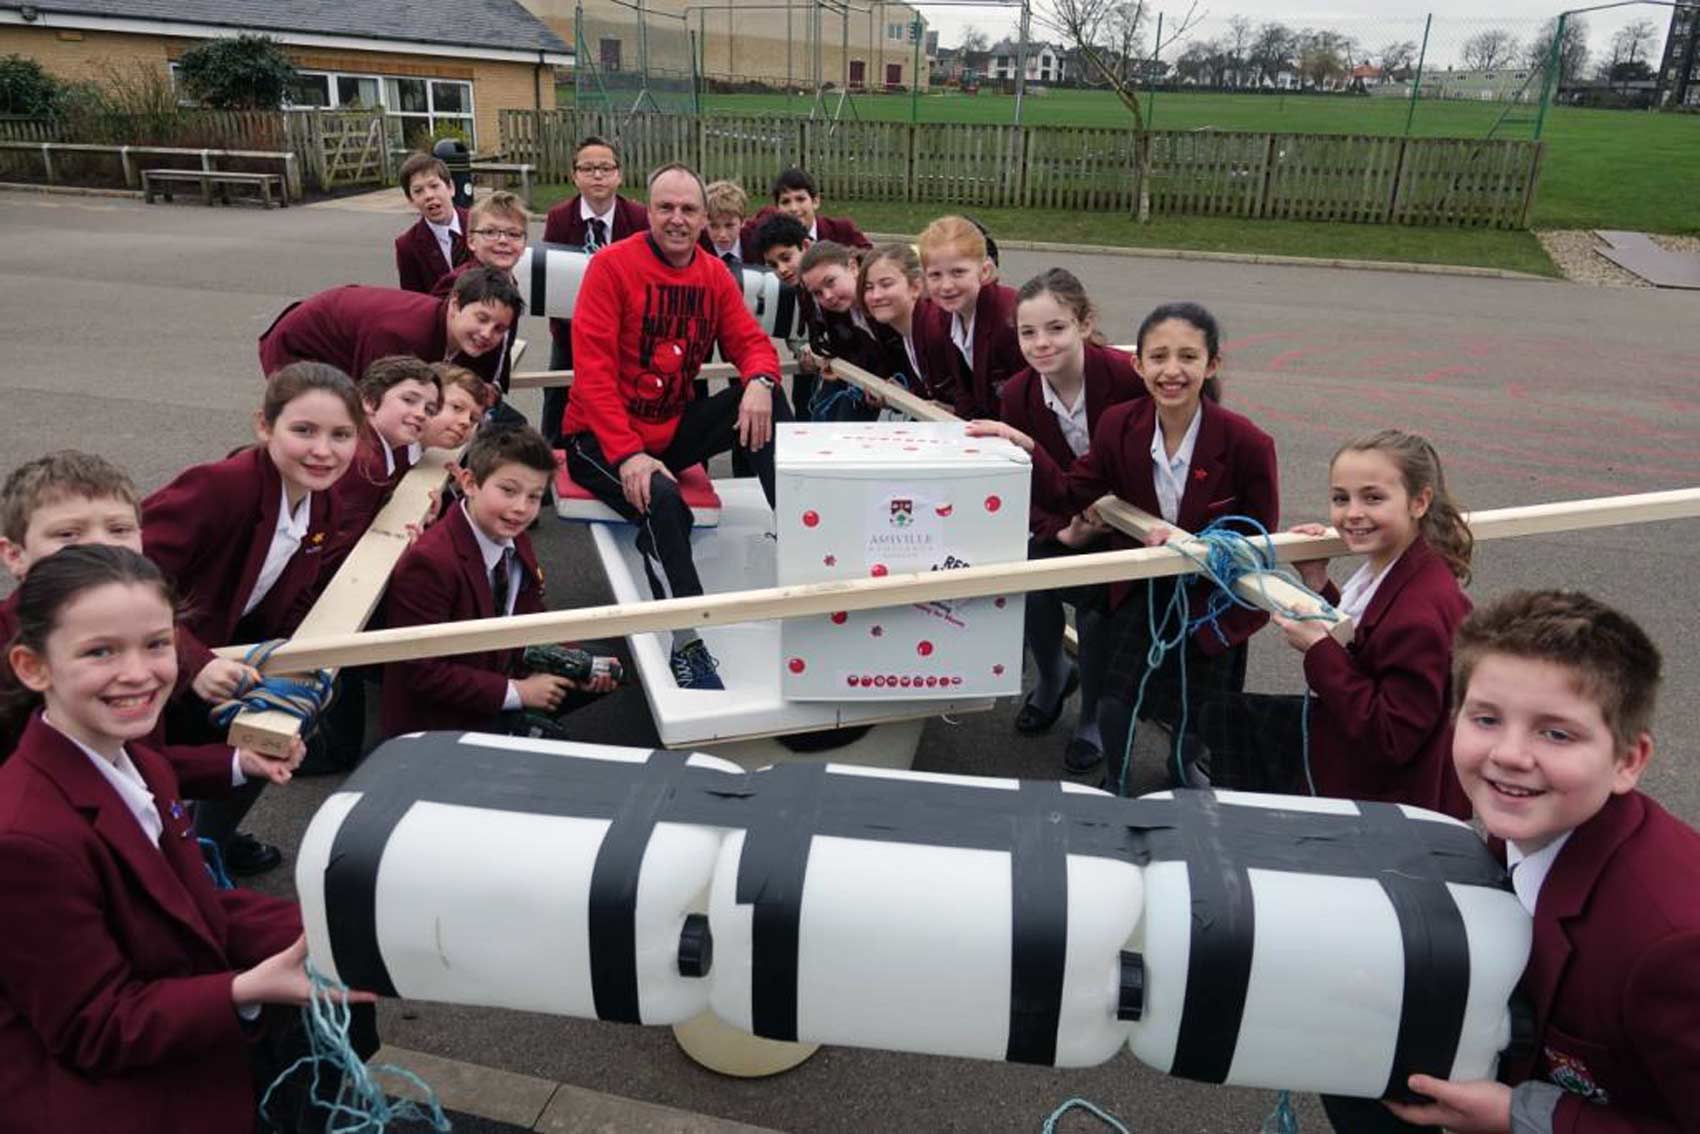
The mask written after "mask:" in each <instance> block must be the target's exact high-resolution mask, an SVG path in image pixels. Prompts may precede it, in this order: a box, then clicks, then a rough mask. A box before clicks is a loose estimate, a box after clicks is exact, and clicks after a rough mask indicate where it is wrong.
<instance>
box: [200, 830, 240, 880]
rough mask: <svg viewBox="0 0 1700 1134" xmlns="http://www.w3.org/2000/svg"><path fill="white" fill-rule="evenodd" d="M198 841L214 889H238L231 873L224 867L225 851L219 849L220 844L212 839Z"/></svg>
mask: <svg viewBox="0 0 1700 1134" xmlns="http://www.w3.org/2000/svg"><path fill="white" fill-rule="evenodd" d="M196 842H198V843H199V844H200V846H201V858H202V859H203V860H204V861H205V862H206V864H207V874H208V876H210V877H211V878H212V884H213V889H215V890H234V889H236V883H235V882H232V881H231V880H230V873H229V872H228V871H227V870H225V869H224V852H223V851H221V850H219V849H218V844H217V843H215V842H213V841H212V840H211V839H197V840H196Z"/></svg>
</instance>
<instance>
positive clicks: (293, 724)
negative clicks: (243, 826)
mask: <svg viewBox="0 0 1700 1134" xmlns="http://www.w3.org/2000/svg"><path fill="white" fill-rule="evenodd" d="M459 455H460V451H459V450H451V449H427V450H426V451H425V454H424V455H423V456H422V457H420V459H419V463H418V464H417V465H415V466H413V467H412V468H411V469H409V470H407V473H406V475H405V476H403V477H402V478H401V483H400V484H398V485H396V489H395V492H394V493H393V494H392V495H391V496H390V499H389V502H388V503H387V504H385V505H384V506H383V508H382V509H380V510H379V512H378V514H377V515H376V516H374V517H373V518H372V523H371V525H370V526H369V527H368V528H367V529H366V534H365V535H363V536H361V537H360V541H359V542H358V543H356V544H355V545H354V547H353V549H352V550H350V551H349V553H348V558H347V559H345V560H343V563H342V566H341V567H340V568H338V569H337V573H336V575H335V576H333V577H332V578H331V581H330V582H329V583H328V584H326V586H325V589H324V591H323V593H321V594H320V595H319V598H318V601H316V602H315V603H314V604H313V608H312V609H311V610H309V611H308V612H307V615H306V617H305V618H303V619H302V620H301V625H300V626H298V627H296V630H295V634H296V636H297V637H303V638H315V637H326V636H330V635H336V634H347V633H351V632H356V631H359V630H360V629H362V628H363V627H364V626H365V625H366V622H367V620H368V619H370V618H371V617H372V612H373V611H374V610H376V609H377V608H378V601H379V600H380V599H381V598H383V595H384V587H385V585H386V584H388V583H389V581H390V572H391V571H392V570H394V569H395V565H396V560H398V559H400V558H401V553H402V552H403V551H406V550H407V545H408V532H407V526H408V525H409V524H418V523H420V522H422V521H423V520H424V519H425V516H426V515H427V513H428V511H429V509H430V507H431V496H432V494H433V493H434V492H437V491H439V490H440V489H441V488H442V487H443V484H444V482H445V481H446V480H447V479H448V466H449V464H450V462H452V461H454V460H455V459H456V458H457V457H458V456H459ZM237 656H238V657H241V656H242V655H241V654H238V655H237ZM319 668H321V667H319V666H316V665H315V666H296V667H295V670H296V671H297V672H311V671H313V670H316V669H319ZM267 672H268V674H281V673H286V672H289V671H288V670H286V669H283V668H280V667H277V666H271V667H268V670H267ZM300 732H301V722H300V721H299V720H297V719H296V718H295V717H292V716H290V715H289V714H288V713H283V712H278V711H276V710H266V711H264V712H243V713H238V714H237V716H236V719H235V720H234V721H232V722H231V723H230V732H229V735H228V739H229V742H230V744H231V746H232V747H235V748H251V749H253V750H254V751H256V752H263V753H265V754H267V755H269V756H283V755H286V754H287V753H288V751H289V746H290V744H291V742H292V741H294V739H295V738H296V736H298V735H300Z"/></svg>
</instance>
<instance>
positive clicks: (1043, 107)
mask: <svg viewBox="0 0 1700 1134" xmlns="http://www.w3.org/2000/svg"><path fill="white" fill-rule="evenodd" d="M851 101H852V102H853V103H854V108H855V113H856V114H858V115H859V116H861V117H862V118H864V119H870V120H879V121H908V119H909V113H910V107H909V98H908V97H907V96H905V95H862V96H858V97H856V98H854V99H853V100H851ZM1013 103H1014V100H1013V99H1012V98H1010V97H1008V96H1005V95H996V94H987V93H982V94H979V95H975V96H968V95H962V94H937V95H926V96H923V97H922V99H921V100H920V118H921V120H922V121H923V122H946V121H950V122H1008V121H1010V118H1011V115H1012V111H1013ZM809 104H810V100H809V99H808V98H807V97H803V96H790V97H787V96H785V95H778V94H775V95H709V96H706V100H705V107H704V109H705V110H707V111H708V112H709V113H711V114H778V113H787V112H789V113H797V114H805V115H806V114H807V113H808V109H809ZM1501 109H1503V108H1502V107H1500V106H1499V105H1498V104H1492V103H1476V102H1464V101H1444V102H1442V101H1434V100H1431V101H1427V102H1421V103H1418V104H1417V110H1416V114H1415V115H1414V118H1413V122H1412V132H1413V133H1414V134H1419V135H1423V136H1426V137H1481V136H1482V135H1484V134H1485V133H1487V131H1488V129H1489V128H1490V127H1491V126H1492V125H1493V122H1494V120H1495V118H1496V117H1497V116H1498V114H1499V112H1500V110H1501ZM1407 110H1408V107H1407V104H1406V103H1405V101H1404V100H1402V99H1397V98H1366V97H1361V96H1360V97H1346V96H1315V95H1287V96H1280V95H1229V94H1170V93H1158V94H1157V96H1156V105H1155V113H1154V115H1153V124H1154V125H1155V127H1156V128H1157V129H1161V130H1201V129H1217V130H1260V131H1262V130H1269V131H1286V132H1291V133H1331V134H1351V133H1362V134H1401V133H1403V132H1404V130H1405V117H1406V113H1407ZM845 113H846V114H848V113H849V111H848V110H846V112H845ZM1512 113H1513V115H1514V116H1518V117H1524V118H1527V117H1528V116H1530V115H1531V114H1532V113H1533V108H1532V107H1530V108H1525V107H1516V108H1514V109H1513V111H1512ZM1022 117H1023V120H1024V121H1025V122H1027V123H1028V124H1030V125H1034V126H1118V125H1126V124H1127V123H1128V122H1129V121H1130V119H1129V116H1128V113H1127V111H1126V110H1125V109H1124V108H1123V107H1122V105H1121V104H1120V102H1118V101H1117V100H1116V98H1115V96H1114V95H1111V94H1107V93H1104V92H1098V91H1068V90H1056V91H1047V92H1045V93H1044V94H1043V95H1036V96H1032V97H1030V98H1029V99H1028V100H1027V101H1026V103H1025V105H1024V107H1023V112H1022ZM1531 129H1532V127H1531V126H1530V125H1529V124H1528V123H1526V122H1525V123H1521V124H1509V125H1507V126H1506V127H1504V128H1503V130H1502V132H1503V133H1504V134H1505V136H1507V137H1513V138H1527V137H1529V136H1530V132H1531ZM1543 139H1544V140H1545V141H1546V143H1547V152H1546V158H1545V162H1544V165H1543V166H1542V170H1541V181H1540V189H1539V193H1538V194H1537V197H1536V202H1535V216H1534V224H1535V227H1537V228H1600V227H1610V228H1628V229H1640V230H1646V231H1650V232H1671V233H1697V232H1700V115H1692V114H1687V115H1684V114H1653V113H1650V112H1644V111H1617V110H1583V109H1578V108H1575V107H1567V106H1555V107H1553V108H1552V109H1551V110H1549V111H1548V112H1547V118H1546V123H1545V129H1544V131H1543Z"/></svg>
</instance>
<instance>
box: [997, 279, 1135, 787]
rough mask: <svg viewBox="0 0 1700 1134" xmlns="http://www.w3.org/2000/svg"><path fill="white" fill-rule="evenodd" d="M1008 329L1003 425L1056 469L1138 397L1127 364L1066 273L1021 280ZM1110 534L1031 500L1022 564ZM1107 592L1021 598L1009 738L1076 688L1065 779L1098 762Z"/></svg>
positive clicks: (1057, 711)
mask: <svg viewBox="0 0 1700 1134" xmlns="http://www.w3.org/2000/svg"><path fill="white" fill-rule="evenodd" d="M1015 311H1016V314H1015V329H1016V335H1017V337H1018V338H1019V339H1020V342H1021V353H1022V354H1023V355H1024V356H1025V357H1026V359H1027V368H1026V369H1025V370H1022V371H1020V372H1019V373H1017V374H1016V375H1015V377H1013V378H1011V379H1010V380H1009V381H1008V382H1006V383H1004V388H1003V398H1002V402H1003V405H1002V413H1001V414H1000V415H999V416H1000V417H1001V418H1002V420H1003V421H1004V422H1006V423H1007V424H1009V425H1011V426H1013V427H1014V428H1016V429H1018V430H1020V431H1022V432H1023V433H1025V434H1027V435H1028V436H1029V437H1031V438H1033V441H1034V443H1035V444H1036V445H1038V446H1039V447H1040V448H1043V449H1044V450H1045V452H1046V454H1047V455H1048V456H1049V457H1050V459H1051V460H1052V461H1053V462H1054V463H1055V464H1056V465H1057V467H1058V468H1066V467H1068V466H1069V465H1071V464H1073V463H1074V462H1075V460H1076V459H1077V458H1079V457H1080V456H1081V455H1082V454H1084V453H1085V452H1086V450H1087V448H1088V447H1089V445H1090V442H1091V438H1092V429H1093V426H1094V425H1096V424H1097V422H1098V421H1099V420H1101V419H1102V418H1103V415H1104V413H1105V411H1106V410H1108V409H1109V408H1110V407H1111V406H1114V405H1119V404H1120V403H1122V402H1128V401H1132V400H1134V399H1135V398H1140V397H1144V396H1145V387H1144V385H1143V384H1142V383H1141V382H1140V381H1139V375H1138V373H1137V372H1135V370H1134V368H1133V360H1132V359H1131V358H1129V357H1128V356H1127V355H1125V354H1123V353H1122V352H1121V351H1118V350H1114V349H1112V348H1110V347H1107V346H1105V345H1104V344H1103V342H1102V340H1101V339H1100V338H1099V336H1098V335H1097V333H1096V332H1095V331H1094V330H1093V324H1094V322H1095V321H1096V319H1097V312H1096V310H1095V309H1094V308H1093V306H1092V301H1091V299H1090V298H1088V297H1087V295H1086V289H1085V288H1084V287H1082V286H1081V283H1080V281H1079V280H1078V279H1076V278H1075V276H1074V274H1073V273H1072V272H1069V271H1067V270H1066V269H1063V268H1051V269H1050V270H1049V271H1046V272H1042V273H1040V274H1039V275H1037V276H1035V277H1033V278H1032V279H1030V280H1028V281H1027V283H1026V284H1025V285H1023V286H1022V288H1021V291H1020V293H1019V300H1018V303H1017V306H1016V309H1015ZM1107 534H1108V530H1107V529H1106V528H1105V527H1104V526H1103V525H1102V524H1097V523H1094V522H1093V521H1091V520H1089V519H1087V518H1086V517H1085V516H1084V515H1082V514H1081V513H1078V512H1073V513H1070V512H1067V511H1054V510H1050V509H1047V508H1046V507H1045V506H1044V505H1043V504H1041V503H1040V502H1039V501H1038V500H1037V499H1035V500H1034V501H1033V503H1032V505H1031V508H1030V513H1029V519H1028V543H1027V558H1029V559H1049V558H1052V557H1054V556H1058V555H1072V554H1074V553H1076V552H1081V551H1092V550H1097V549H1098V547H1099V545H1101V544H1103V542H1104V538H1105V536H1106V535H1107ZM1108 598H1109V592H1108V590H1107V588H1105V587H1101V586H1093V587H1073V588H1070V589H1068V590H1062V591H1031V592H1029V593H1028V595H1027V608H1026V639H1027V649H1028V651H1029V652H1030V653H1031V654H1032V655H1033V666H1034V669H1035V670H1036V672H1037V674H1038V683H1037V685H1036V686H1035V688H1034V689H1033V691H1032V692H1031V693H1029V694H1028V695H1027V698H1026V699H1025V700H1024V701H1023V702H1022V705H1021V709H1020V711H1019V712H1017V713H1016V716H1015V731H1017V732H1020V733H1026V734H1035V733H1041V732H1045V731H1048V730H1049V729H1050V727H1051V726H1052V725H1054V724H1055V723H1056V721H1057V718H1058V717H1059V716H1061V715H1062V711H1063V706H1064V704H1065V703H1066V702H1067V701H1068V698H1069V695H1070V694H1071V693H1072V692H1073V691H1074V689H1075V688H1077V687H1078V688H1079V690H1080V714H1079V717H1078V718H1077V720H1076V723H1075V728H1074V734H1073V735H1072V736H1071V737H1070V738H1069V741H1068V744H1067V745H1066V747H1065V749H1064V753H1063V765H1064V767H1066V768H1067V769H1068V770H1069V771H1071V772H1087V771H1090V770H1091V769H1093V768H1094V767H1096V766H1097V765H1098V764H1099V762H1101V761H1102V760H1103V758H1104V750H1103V739H1102V737H1101V735H1100V734H1099V731H1098V699H1099V695H1100V693H1101V692H1102V690H1103V687H1104V662H1105V657H1104V641H1103V637H1104V629H1105V614H1106V613H1107V602H1108ZM1065 603H1067V604H1068V605H1070V606H1073V607H1074V614H1075V627H1076V629H1077V631H1078V632H1079V636H1080V649H1079V652H1078V655H1077V656H1078V664H1077V665H1071V664H1070V663H1069V660H1068V657H1067V655H1065V654H1064V653H1063V648H1062V647H1063V627H1064V625H1065V620H1064V615H1063V605H1064V604H1065Z"/></svg>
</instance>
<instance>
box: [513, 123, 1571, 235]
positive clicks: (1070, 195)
mask: <svg viewBox="0 0 1700 1134" xmlns="http://www.w3.org/2000/svg"><path fill="white" fill-rule="evenodd" d="M499 118H500V124H501V137H502V152H503V155H504V157H505V158H506V160H508V161H515V162H526V163H529V164H531V165H534V166H536V167H537V174H538V180H539V181H542V182H561V181H567V180H569V179H570V177H571V168H570V167H571V164H572V149H573V145H574V144H575V142H576V140H577V139H578V138H581V137H584V136H585V135H588V134H598V135H601V136H603V137H606V138H612V139H616V140H618V142H619V144H620V147H621V150H622V152H623V154H624V158H625V163H626V166H627V168H628V169H630V170H647V169H652V168H654V167H655V166H657V165H660V164H662V163H664V162H669V161H683V162H687V163H689V164H690V165H691V166H692V167H693V168H695V169H697V170H698V171H699V172H700V173H701V174H702V175H703V176H704V177H705V178H711V179H712V178H728V179H731V180H734V181H738V182H739V183H741V184H742V185H744V187H745V188H746V189H750V188H755V189H764V188H765V187H766V185H767V183H768V181H769V180H770V179H771V178H772V177H773V175H774V174H775V173H777V172H778V171H779V170H780V169H783V168H785V167H786V166H791V165H800V166H802V167H804V168H806V169H807V170H808V171H809V172H810V173H811V174H812V175H813V176H814V178H815V180H816V181H817V183H819V185H820V188H821V191H822V193H824V194H826V195H828V196H830V197H834V198H838V199H848V200H874V201H916V202H936V203H939V204H945V205H965V206H970V205H972V206H982V207H985V206H1015V207H1023V208H1048V209H1075V210H1083V211H1093V212H1102V211H1109V210H1120V211H1123V212H1126V211H1131V210H1132V209H1133V208H1135V207H1136V205H1137V203H1138V201H1139V196H1140V168H1141V164H1142V163H1141V161H1140V158H1141V156H1142V150H1146V149H1148V151H1149V157H1150V162H1149V169H1150V184H1149V186H1148V189H1149V194H1150V199H1151V210H1152V212H1153V213H1157V214H1171V215H1173V214H1192V215H1198V214H1202V215H1210V216H1233V217H1270V218H1279V219H1289V220H1331V221H1358V222H1366V223H1392V224H1427V225H1453V226H1472V227H1490V228H1523V227H1526V226H1527V224H1528V220H1529V213H1530V209H1531V208H1532V206H1533V204H1534V198H1535V183H1536V179H1537V176H1538V172H1539V168H1540V159H1541V143H1539V142H1526V141H1516V140H1510V139H1500V138H1493V139H1488V138H1473V139H1454V138H1394V137H1377V136H1371V135H1359V134H1264V133H1251V132H1242V131H1202V130H1201V131H1152V132H1149V133H1144V134H1135V133H1134V132H1133V131H1131V130H1109V129H1069V128H1061V127H1050V126H1046V127H1034V126H988V125H974V124H967V123H931V122H929V123H919V124H910V123H906V122H839V123H836V124H835V123H828V122H810V121H807V120H799V119H784V118H771V117H769V118H729V117H719V116H714V117H690V116H683V115H671V114H633V115H621V114H611V113H608V112H606V111H589V110H543V111H539V110H504V111H501V112H500V115H499Z"/></svg>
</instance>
